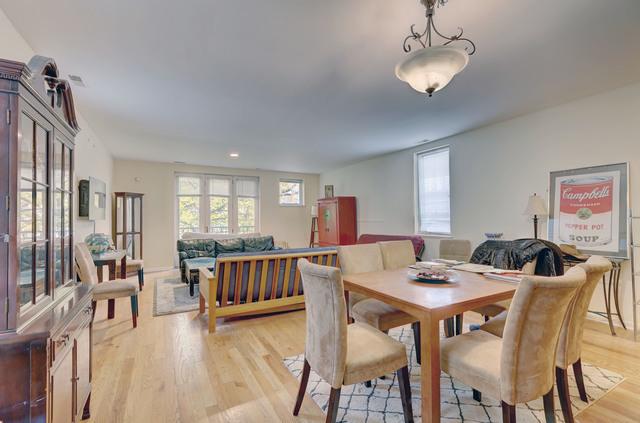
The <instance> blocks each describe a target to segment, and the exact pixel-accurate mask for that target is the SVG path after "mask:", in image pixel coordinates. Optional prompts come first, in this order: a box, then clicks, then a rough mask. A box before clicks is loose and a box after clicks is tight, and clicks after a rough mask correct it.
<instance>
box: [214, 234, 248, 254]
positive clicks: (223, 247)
mask: <svg viewBox="0 0 640 423" xmlns="http://www.w3.org/2000/svg"><path fill="white" fill-rule="evenodd" d="M242 252H244V240H243V239H242V238H232V239H221V240H218V241H216V257H217V256H218V255H220V254H223V253H242Z"/></svg>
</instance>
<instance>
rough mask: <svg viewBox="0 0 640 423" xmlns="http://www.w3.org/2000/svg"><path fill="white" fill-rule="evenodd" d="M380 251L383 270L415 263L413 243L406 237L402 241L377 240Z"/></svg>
mask: <svg viewBox="0 0 640 423" xmlns="http://www.w3.org/2000/svg"><path fill="white" fill-rule="evenodd" d="M377 244H378V245H379V246H380V252H381V253H382V264H383V266H384V269H385V270H394V269H401V268H403V267H407V266H409V265H411V264H416V256H415V254H414V251H413V244H412V243H411V241H409V240H408V239H406V240H404V241H379V242H378V243H377Z"/></svg>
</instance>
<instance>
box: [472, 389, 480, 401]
mask: <svg viewBox="0 0 640 423" xmlns="http://www.w3.org/2000/svg"><path fill="white" fill-rule="evenodd" d="M473 399H474V400H476V401H478V402H482V392H480V391H478V390H477V389H474V390H473Z"/></svg>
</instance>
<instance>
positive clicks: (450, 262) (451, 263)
mask: <svg viewBox="0 0 640 423" xmlns="http://www.w3.org/2000/svg"><path fill="white" fill-rule="evenodd" d="M433 261H435V262H436V263H442V264H446V265H447V266H459V265H461V264H465V263H466V262H464V261H460V260H447V259H435V260H433Z"/></svg>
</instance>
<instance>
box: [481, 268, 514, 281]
mask: <svg viewBox="0 0 640 423" xmlns="http://www.w3.org/2000/svg"><path fill="white" fill-rule="evenodd" d="M497 270H501V269H497ZM511 272H512V273H507V271H503V272H501V273H484V275H485V276H486V277H488V278H489V279H496V280H499V281H504V282H514V283H520V282H522V278H523V277H524V275H523V274H522V273H521V272H518V271H516V272H517V273H513V272H514V271H513V270H512V271H511Z"/></svg>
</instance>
